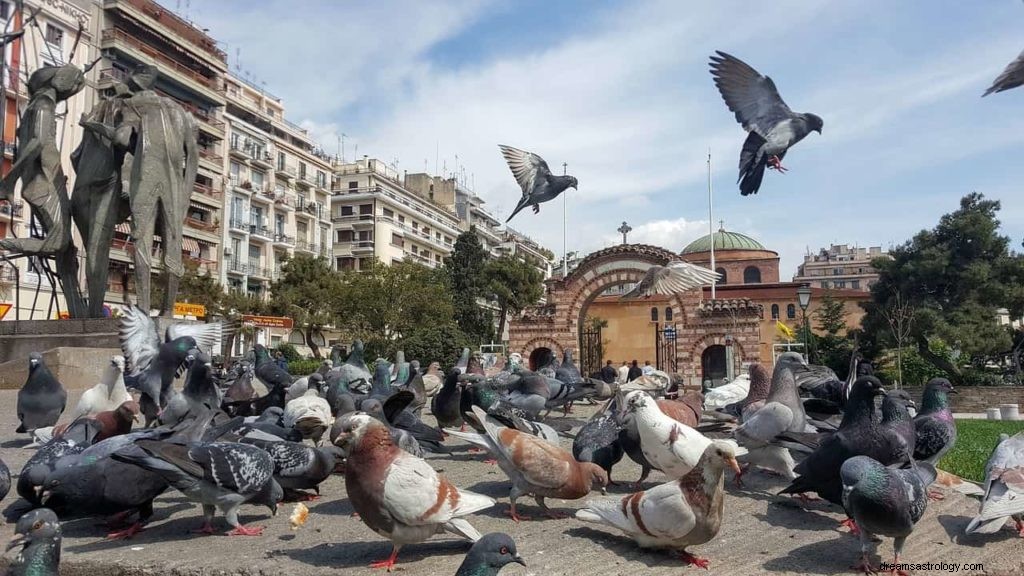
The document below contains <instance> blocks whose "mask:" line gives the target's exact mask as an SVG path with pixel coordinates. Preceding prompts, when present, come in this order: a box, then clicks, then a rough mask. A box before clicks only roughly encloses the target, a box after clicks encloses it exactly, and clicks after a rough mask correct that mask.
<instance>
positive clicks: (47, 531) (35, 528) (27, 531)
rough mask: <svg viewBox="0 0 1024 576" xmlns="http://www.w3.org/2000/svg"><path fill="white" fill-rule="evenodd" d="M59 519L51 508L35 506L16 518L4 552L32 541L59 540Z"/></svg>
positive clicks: (24, 545)
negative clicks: (12, 536)
mask: <svg viewBox="0 0 1024 576" xmlns="http://www.w3.org/2000/svg"><path fill="white" fill-rule="evenodd" d="M60 536H61V530H60V520H59V519H58V518H57V515H56V514H54V513H53V510H50V509H48V508H36V509H35V510H31V511H29V512H26V513H25V514H24V515H22V517H21V518H18V523H17V525H15V528H14V538H12V539H11V541H10V542H8V543H7V549H6V550H5V552H7V551H10V550H12V549H14V548H17V547H19V546H21V547H23V548H24V547H26V546H29V545H30V544H32V543H33V542H43V541H47V540H60Z"/></svg>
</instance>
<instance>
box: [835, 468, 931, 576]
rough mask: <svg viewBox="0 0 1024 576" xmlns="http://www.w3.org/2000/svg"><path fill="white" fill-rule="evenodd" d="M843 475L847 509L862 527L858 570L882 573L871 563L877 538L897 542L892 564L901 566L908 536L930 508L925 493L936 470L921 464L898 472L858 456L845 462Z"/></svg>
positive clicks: (844, 504) (841, 470) (840, 473)
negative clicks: (869, 555)
mask: <svg viewBox="0 0 1024 576" xmlns="http://www.w3.org/2000/svg"><path fill="white" fill-rule="evenodd" d="M839 475H840V477H841V478H842V483H843V507H844V508H845V509H846V513H847V514H848V515H849V516H850V518H851V519H852V520H853V521H854V522H856V525H857V527H858V528H859V530H858V535H859V536H860V550H861V560H860V563H859V564H858V565H856V566H854V567H853V568H854V570H860V571H863V572H864V573H865V574H874V573H875V572H877V571H878V569H877V568H875V567H874V566H872V565H871V562H870V561H869V560H868V554H870V552H871V549H872V547H873V542H872V538H873V536H874V535H880V536H891V537H892V538H893V539H894V541H893V548H894V549H895V557H894V559H893V561H892V565H893V566H896V565H898V564H899V563H900V554H902V553H903V544H904V542H905V541H906V539H907V536H910V533H911V532H913V530H914V525H915V524H917V521H918V520H920V519H921V517H922V516H924V511H925V508H926V507H927V506H928V495H927V493H926V491H925V490H926V488H927V487H928V485H929V484H931V483H932V482H934V481H935V467H934V466H932V465H931V464H929V463H927V462H919V463H917V464H916V465H911V467H910V468H905V469H894V468H889V467H886V466H883V465H882V464H880V463H879V462H878V461H876V460H873V459H872V458H870V457H868V456H854V457H853V458H850V459H849V460H847V461H846V462H844V463H843V466H842V468H841V469H840V472H839Z"/></svg>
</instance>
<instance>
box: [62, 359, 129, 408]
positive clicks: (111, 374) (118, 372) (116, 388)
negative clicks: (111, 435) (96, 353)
mask: <svg viewBox="0 0 1024 576" xmlns="http://www.w3.org/2000/svg"><path fill="white" fill-rule="evenodd" d="M132 399H133V398H132V395H131V394H129V393H128V389H127V388H126V387H125V385H124V356H111V357H110V364H108V365H107V367H106V369H104V371H103V379H102V380H100V383H99V384H97V385H95V386H93V387H92V388H89V389H88V390H86V391H85V392H84V393H82V397H81V398H79V399H78V405H77V406H75V411H74V412H72V413H71V420H72V421H73V420H75V419H76V418H80V417H82V416H95V415H96V414H99V413H100V412H106V411H108V410H116V409H117V407H118V406H120V405H121V404H124V403H125V402H127V401H129V400H132Z"/></svg>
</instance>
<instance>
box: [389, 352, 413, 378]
mask: <svg viewBox="0 0 1024 576" xmlns="http://www.w3.org/2000/svg"><path fill="white" fill-rule="evenodd" d="M391 381H392V382H394V383H396V384H397V385H399V386H400V385H402V384H405V383H406V382H408V381H409V363H408V362H406V361H405V352H404V351H403V350H399V351H398V352H395V363H394V364H393V365H392V366H391Z"/></svg>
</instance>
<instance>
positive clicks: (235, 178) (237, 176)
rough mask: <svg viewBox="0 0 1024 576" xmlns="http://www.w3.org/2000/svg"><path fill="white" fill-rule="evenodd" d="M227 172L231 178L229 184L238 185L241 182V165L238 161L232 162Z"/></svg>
mask: <svg viewBox="0 0 1024 576" xmlns="http://www.w3.org/2000/svg"><path fill="white" fill-rule="evenodd" d="M228 174H229V178H230V179H231V184H232V185H234V186H238V185H239V184H240V183H241V182H242V180H241V178H242V165H241V164H239V163H238V162H232V163H231V167H230V169H229V170H228Z"/></svg>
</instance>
